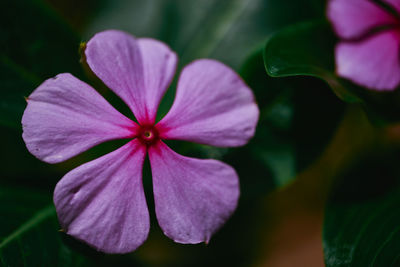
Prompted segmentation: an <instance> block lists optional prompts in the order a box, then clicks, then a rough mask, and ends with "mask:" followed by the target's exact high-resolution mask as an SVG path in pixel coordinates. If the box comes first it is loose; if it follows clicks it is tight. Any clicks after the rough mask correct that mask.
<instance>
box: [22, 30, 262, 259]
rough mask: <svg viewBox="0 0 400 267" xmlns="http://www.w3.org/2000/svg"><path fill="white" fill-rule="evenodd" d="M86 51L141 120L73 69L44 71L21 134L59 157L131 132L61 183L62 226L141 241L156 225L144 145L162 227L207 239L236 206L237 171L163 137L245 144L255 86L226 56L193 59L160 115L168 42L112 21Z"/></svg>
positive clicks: (84, 234) (186, 238) (38, 151)
mask: <svg viewBox="0 0 400 267" xmlns="http://www.w3.org/2000/svg"><path fill="white" fill-rule="evenodd" d="M85 56H86V59H87V63H88V65H89V66H90V68H91V70H92V71H93V72H94V73H95V74H96V75H97V76H98V77H99V78H100V79H101V80H102V81H103V82H104V83H105V84H106V85H107V86H108V87H109V88H110V89H111V90H113V91H114V92H115V93H116V94H117V95H118V96H119V97H121V98H122V99H123V100H124V102H125V103H126V104H127V105H128V106H129V107H130V109H131V110H132V112H133V114H134V115H135V117H136V119H137V122H134V121H132V120H131V119H129V118H127V117H125V116H124V115H122V114H121V113H119V112H118V111H116V110H115V109H114V108H113V107H112V106H111V105H110V104H108V103H107V101H106V100H105V99H104V98H103V97H102V96H101V95H100V94H98V93H97V92H96V91H95V90H94V89H93V88H92V87H91V86H89V85H88V84H86V83H84V82H82V81H80V80H78V79H77V78H75V77H74V76H72V75H71V74H68V73H63V74H59V75H57V76H56V77H54V78H51V79H49V80H46V81H45V82H44V83H42V84H41V85H40V86H39V87H38V88H37V89H36V90H35V91H34V92H33V93H32V94H31V95H30V96H29V97H28V99H27V102H28V105H27V108H26V110H25V112H24V116H23V118H22V127H23V138H24V141H25V143H26V146H27V148H28V150H29V151H30V152H31V153H32V154H33V155H35V156H36V157H37V158H38V159H40V160H43V161H45V162H48V163H58V162H62V161H65V160H67V159H69V158H71V157H73V156H76V155H78V154H79V153H81V152H83V151H85V150H87V149H89V148H91V147H93V146H95V145H97V144H100V143H102V142H105V141H108V140H113V139H130V141H129V142H128V143H127V144H125V145H124V146H122V147H121V148H119V149H117V150H116V151H114V152H111V153H109V154H106V155H104V156H102V157H100V158H98V159H96V160H93V161H91V162H88V163H86V164H83V165H81V166H79V167H78V168H76V169H74V170H72V171H71V172H69V173H67V174H66V175H65V176H64V177H63V178H62V179H61V181H60V182H59V183H58V184H57V186H56V189H55V191H54V203H55V206H56V210H57V215H58V218H59V221H60V224H61V226H62V228H63V230H64V231H65V232H66V233H67V234H69V235H71V236H73V237H75V238H77V239H79V240H82V241H84V242H86V243H87V244H89V245H90V246H92V247H94V248H96V249H98V250H100V251H103V252H107V253H127V252H131V251H133V250H135V249H136V248H138V247H139V246H140V245H141V244H142V243H143V242H144V241H145V240H146V238H147V235H148V233H149V229H150V223H149V221H150V220H149V212H148V209H147V205H146V199H145V195H144V191H143V186H142V168H143V163H144V160H145V157H146V155H147V154H148V156H149V159H150V164H151V170H152V176H153V188H154V199H155V208H156V215H157V219H158V222H159V224H160V226H161V228H162V229H163V231H164V233H165V235H167V236H168V237H170V238H171V239H173V240H174V241H176V242H179V243H190V244H194V243H199V242H206V243H208V242H209V240H210V238H211V236H212V235H213V234H214V233H215V232H216V231H217V230H218V229H219V228H220V227H221V226H222V225H223V224H224V223H225V222H226V220H227V219H228V218H229V217H230V216H231V214H232V213H233V212H234V210H235V208H236V206H237V202H238V198H239V180H238V176H237V174H236V172H235V170H234V169H233V168H232V167H230V166H229V165H227V164H224V163H222V162H220V161H217V160H201V159H194V158H189V157H184V156H182V155H179V154H177V153H175V152H174V151H173V150H171V149H170V148H169V147H168V146H167V145H166V144H165V143H164V142H163V140H170V139H173V140H184V141H190V142H198V143H201V144H207V145H213V146H220V147H235V146H242V145H244V144H246V143H247V142H248V140H249V139H250V138H251V137H252V136H253V135H254V132H255V127H256V124H257V120H258V113H259V111H258V107H257V105H256V103H255V99H254V96H253V94H252V92H251V90H250V88H249V87H248V86H247V85H246V84H245V83H244V82H243V81H242V79H241V78H240V77H239V76H238V75H237V74H236V73H235V72H234V71H233V70H231V69H230V68H229V67H227V66H225V65H223V64H222V63H220V62H218V61H215V60H210V59H200V60H195V61H194V62H192V63H190V64H189V65H187V66H186V67H185V68H184V69H183V70H182V73H181V76H180V78H179V82H178V86H177V93H176V98H175V101H174V103H173V105H172V107H171V110H170V111H169V112H168V114H167V115H166V116H165V117H164V118H162V119H161V121H159V122H156V114H157V108H158V106H159V103H160V100H161V98H162V96H163V95H164V93H165V91H166V90H167V88H168V86H169V85H170V83H171V81H172V79H173V76H174V74H175V69H176V64H177V56H176V54H175V53H174V52H173V51H171V50H170V49H169V48H168V46H166V45H165V44H163V43H162V42H159V41H156V40H153V39H146V38H139V39H136V38H134V37H133V36H131V35H129V34H127V33H124V32H121V31H116V30H109V31H104V32H100V33H98V34H96V35H95V36H94V37H93V38H92V39H91V40H90V41H89V42H88V43H87V47H86V50H85Z"/></svg>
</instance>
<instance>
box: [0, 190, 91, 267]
mask: <svg viewBox="0 0 400 267" xmlns="http://www.w3.org/2000/svg"><path fill="white" fill-rule="evenodd" d="M0 201H1V203H7V205H1V206H0V214H1V216H2V218H3V220H1V222H0V262H1V264H2V266H88V264H89V263H90V261H89V260H87V259H86V258H84V257H83V256H82V255H80V254H79V253H76V252H75V251H73V250H71V249H70V248H69V247H68V246H66V245H65V244H64V243H63V242H62V239H61V233H58V232H57V229H59V226H58V222H57V218H56V213H55V210H54V206H53V204H52V200H51V194H48V192H46V193H44V192H40V191H39V192H35V191H33V190H27V189H23V188H18V187H9V186H8V187H6V186H4V184H3V185H2V186H1V187H0ZM4 218H6V220H4Z"/></svg>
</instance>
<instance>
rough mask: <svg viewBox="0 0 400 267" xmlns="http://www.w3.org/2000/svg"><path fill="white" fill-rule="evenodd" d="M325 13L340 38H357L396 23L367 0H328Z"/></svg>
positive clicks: (390, 16) (388, 14) (386, 13)
mask: <svg viewBox="0 0 400 267" xmlns="http://www.w3.org/2000/svg"><path fill="white" fill-rule="evenodd" d="M327 13H328V14H327V15H328V18H329V20H330V21H331V22H332V23H333V27H334V28H335V31H336V33H337V34H338V35H339V36H340V37H342V38H358V37H360V36H362V35H363V34H365V33H367V32H368V31H370V30H371V29H373V28H375V27H379V26H383V25H388V24H389V25H391V24H394V23H396V19H395V18H394V17H393V16H392V15H391V14H390V13H388V12H386V11H385V10H384V9H382V8H381V7H380V6H379V5H377V4H376V3H373V2H372V1H367V0H330V1H329V3H328V9H327Z"/></svg>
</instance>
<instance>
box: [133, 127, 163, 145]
mask: <svg viewBox="0 0 400 267" xmlns="http://www.w3.org/2000/svg"><path fill="white" fill-rule="evenodd" d="M138 139H139V140H140V141H141V142H142V143H143V144H145V145H146V146H150V145H152V144H154V143H155V142H157V140H158V139H159V134H158V131H157V129H156V128H155V127H154V126H153V125H151V126H141V127H140V132H139V135H138Z"/></svg>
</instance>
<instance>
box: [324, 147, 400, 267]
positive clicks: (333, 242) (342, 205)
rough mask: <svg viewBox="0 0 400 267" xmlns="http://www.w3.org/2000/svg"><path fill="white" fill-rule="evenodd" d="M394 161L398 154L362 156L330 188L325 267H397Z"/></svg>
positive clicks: (399, 191) (399, 231) (399, 234)
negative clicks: (333, 190) (336, 183)
mask: <svg viewBox="0 0 400 267" xmlns="http://www.w3.org/2000/svg"><path fill="white" fill-rule="evenodd" d="M398 157H399V153H398V151H397V152H393V153H389V154H387V155H385V156H382V155H381V156H375V157H369V158H367V160H365V161H363V162H362V163H360V164H359V165H358V166H356V167H355V168H354V169H353V170H351V171H350V172H349V173H348V174H347V175H346V176H345V177H344V178H343V182H342V183H341V184H340V186H338V188H337V189H336V190H335V192H334V194H333V195H332V197H331V199H330V201H329V202H328V205H327V207H326V215H325V222H324V232H323V244H324V254H325V263H326V265H327V266H328V267H330V266H335V267H336V266H398V265H399V264H400V252H399V247H400V212H399V210H398V207H399V205H400V187H399V177H400V170H399V168H398V167H397V165H398V164H396V163H395V162H397V158H398Z"/></svg>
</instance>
